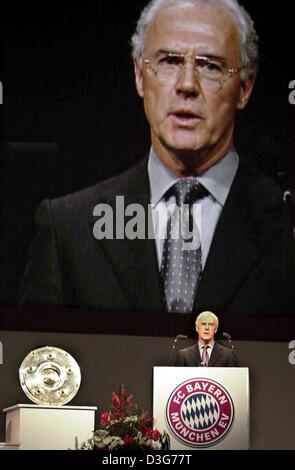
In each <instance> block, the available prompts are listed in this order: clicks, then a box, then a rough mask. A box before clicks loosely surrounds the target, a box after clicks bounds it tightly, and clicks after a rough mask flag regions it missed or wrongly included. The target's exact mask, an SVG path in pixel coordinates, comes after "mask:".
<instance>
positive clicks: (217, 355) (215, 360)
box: [208, 342, 220, 367]
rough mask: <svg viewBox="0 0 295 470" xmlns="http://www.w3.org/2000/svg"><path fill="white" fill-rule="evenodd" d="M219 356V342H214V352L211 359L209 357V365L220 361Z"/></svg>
mask: <svg viewBox="0 0 295 470" xmlns="http://www.w3.org/2000/svg"><path fill="white" fill-rule="evenodd" d="M219 356H220V349H219V347H218V344H217V343H216V342H214V346H213V349H212V352H211V356H210V359H209V363H208V366H209V367H212V366H214V364H216V362H217V361H218V358H219Z"/></svg>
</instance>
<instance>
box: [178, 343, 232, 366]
mask: <svg viewBox="0 0 295 470" xmlns="http://www.w3.org/2000/svg"><path fill="white" fill-rule="evenodd" d="M201 362H202V359H201V356H200V351H199V346H198V343H196V344H194V345H193V346H190V347H188V348H185V349H181V350H180V351H178V353H177V357H176V363H175V365H176V366H183V367H195V366H200V365H201ZM208 366H209V367H238V366H239V360H238V358H237V356H236V354H235V353H234V351H233V350H232V349H229V348H226V347H224V346H222V345H221V344H218V343H216V341H215V342H214V346H213V349H212V352H211V356H210V359H209V363H208Z"/></svg>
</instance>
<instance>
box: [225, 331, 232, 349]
mask: <svg viewBox="0 0 295 470" xmlns="http://www.w3.org/2000/svg"><path fill="white" fill-rule="evenodd" d="M222 336H223V338H225V339H227V341H228V342H229V345H230V347H231V349H234V348H235V347H234V345H233V344H232V341H231V336H230V334H229V333H227V332H226V331H224V332H223V333H222Z"/></svg>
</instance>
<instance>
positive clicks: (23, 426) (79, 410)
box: [3, 405, 97, 450]
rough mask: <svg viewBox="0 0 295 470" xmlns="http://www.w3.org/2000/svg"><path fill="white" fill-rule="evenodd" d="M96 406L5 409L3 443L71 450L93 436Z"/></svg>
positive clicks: (40, 448)
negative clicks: (4, 435) (4, 441)
mask: <svg viewBox="0 0 295 470" xmlns="http://www.w3.org/2000/svg"><path fill="white" fill-rule="evenodd" d="M96 409H97V408H96V407H95V406H41V405H15V406H11V407H9V408H5V409H4V410H3V411H4V412H5V413H6V444H9V443H19V447H18V448H19V450H67V449H72V450H74V449H75V447H76V446H77V445H78V446H80V445H81V444H82V442H83V441H86V440H87V439H89V438H91V437H92V432H93V430H94V420H95V411H96ZM10 445H12V444H10Z"/></svg>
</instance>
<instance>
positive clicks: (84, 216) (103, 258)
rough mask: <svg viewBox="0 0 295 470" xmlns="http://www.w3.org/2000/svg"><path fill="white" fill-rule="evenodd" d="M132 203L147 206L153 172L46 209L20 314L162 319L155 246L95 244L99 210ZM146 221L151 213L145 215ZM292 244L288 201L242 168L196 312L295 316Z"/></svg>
mask: <svg viewBox="0 0 295 470" xmlns="http://www.w3.org/2000/svg"><path fill="white" fill-rule="evenodd" d="M117 195H124V196H125V207H126V206H127V205H128V204H131V203H139V204H142V205H143V207H144V208H146V209H147V207H148V204H149V200H150V190H149V181H148V174H147V162H146V161H143V162H141V163H140V164H139V165H138V166H137V167H135V168H132V169H131V170H129V171H128V172H126V173H124V174H122V175H119V176H117V177H115V178H112V179H110V180H108V181H104V182H102V183H99V184H97V185H95V186H93V187H90V188H88V189H85V190H83V191H80V192H77V193H75V194H71V195H69V196H66V197H62V198H59V199H54V200H52V201H49V200H46V201H44V202H43V203H42V204H41V206H40V208H39V211H38V214H37V225H38V233H37V236H36V239H35V241H34V243H33V245H32V248H31V250H30V253H29V259H28V264H27V267H26V272H25V275H24V278H23V282H22V286H21V292H20V303H21V304H22V305H24V304H26V305H50V306H62V305H63V306H77V307H89V308H92V307H93V308H103V309H122V310H124V309H131V310H133V309H134V310H137V309H138V310H147V311H154V312H159V311H161V310H162V309H163V304H162V297H163V296H162V282H161V278H160V274H159V269H158V263H157V256H156V248H155V241H154V240H153V239H149V240H143V239H135V240H128V239H124V240H107V239H104V240H97V239H95V238H94V235H93V226H94V223H95V222H96V220H97V217H95V216H93V209H94V207H95V206H96V205H97V204H99V203H107V204H110V205H111V206H112V207H113V208H114V212H115V204H116V200H115V197H116V196H117ZM146 213H147V211H146ZM294 267H295V244H294V239H293V236H292V227H291V222H290V220H289V217H288V215H287V213H286V210H285V207H284V203H283V199H282V193H281V191H280V189H279V188H278V187H277V186H276V185H275V184H274V182H273V181H272V180H271V179H269V178H267V177H266V176H264V175H262V174H261V173H259V172H258V171H257V170H256V169H254V168H252V167H251V166H250V165H249V163H248V162H247V161H246V160H244V159H241V160H240V165H239V169H238V172H237V175H236V177H235V180H234V182H233V184H232V187H231V190H230V193H229V196H228V198H227V201H226V204H225V207H224V209H223V211H222V214H221V217H220V219H219V222H218V225H217V227H216V230H215V234H214V237H213V241H212V244H211V249H210V253H209V256H208V259H207V263H206V266H205V269H204V272H203V274H202V279H201V281H200V284H199V290H198V294H197V297H196V301H195V305H194V312H200V311H202V310H212V311H215V312H218V313H220V314H223V313H230V314H262V315H263V314H277V315H279V314H291V313H294V312H295V297H294V292H295V289H294V285H295V268H294Z"/></svg>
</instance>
